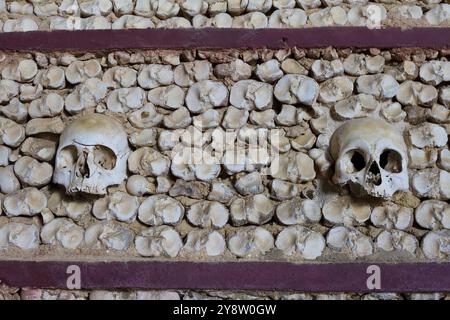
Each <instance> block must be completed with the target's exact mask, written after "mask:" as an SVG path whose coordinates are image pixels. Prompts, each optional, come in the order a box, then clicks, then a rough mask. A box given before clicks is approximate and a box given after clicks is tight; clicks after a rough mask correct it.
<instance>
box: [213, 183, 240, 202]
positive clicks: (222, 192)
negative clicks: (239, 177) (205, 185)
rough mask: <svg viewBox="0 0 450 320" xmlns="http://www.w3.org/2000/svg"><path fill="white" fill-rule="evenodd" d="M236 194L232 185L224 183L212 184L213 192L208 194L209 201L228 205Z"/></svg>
mask: <svg viewBox="0 0 450 320" xmlns="http://www.w3.org/2000/svg"><path fill="white" fill-rule="evenodd" d="M235 195H236V192H235V191H234V189H233V187H232V186H231V185H228V184H227V183H225V182H222V181H216V182H212V186H211V192H210V193H209V194H208V200H211V201H219V202H222V203H228V202H229V201H230V200H231V199H232V198H233V197H234V196H235Z"/></svg>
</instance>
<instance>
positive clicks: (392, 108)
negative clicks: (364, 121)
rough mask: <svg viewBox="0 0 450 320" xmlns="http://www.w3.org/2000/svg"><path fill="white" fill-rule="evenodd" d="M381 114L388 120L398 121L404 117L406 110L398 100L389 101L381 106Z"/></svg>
mask: <svg viewBox="0 0 450 320" xmlns="http://www.w3.org/2000/svg"><path fill="white" fill-rule="evenodd" d="M381 115H382V116H383V117H384V118H385V119H386V120H387V121H389V122H399V121H402V120H404V119H405V118H406V112H405V111H403V109H402V105H401V104H400V103H398V102H394V103H389V104H387V105H383V106H382V107H381Z"/></svg>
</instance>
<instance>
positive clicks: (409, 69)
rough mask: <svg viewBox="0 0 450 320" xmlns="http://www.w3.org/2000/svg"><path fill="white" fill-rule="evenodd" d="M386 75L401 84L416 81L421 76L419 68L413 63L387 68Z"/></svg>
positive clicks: (407, 62) (403, 63)
mask: <svg viewBox="0 0 450 320" xmlns="http://www.w3.org/2000/svg"><path fill="white" fill-rule="evenodd" d="M386 73H387V74H390V75H391V76H393V77H394V78H395V80H397V81H399V82H403V81H406V80H415V79H416V78H417V76H418V75H419V68H418V67H417V65H416V64H415V63H414V62H412V61H403V62H402V63H401V64H400V65H399V66H396V67H393V68H390V67H387V68H386Z"/></svg>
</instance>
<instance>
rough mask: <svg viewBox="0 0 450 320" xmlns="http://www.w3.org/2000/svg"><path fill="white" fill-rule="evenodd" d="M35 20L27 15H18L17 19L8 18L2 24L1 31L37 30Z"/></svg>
mask: <svg viewBox="0 0 450 320" xmlns="http://www.w3.org/2000/svg"><path fill="white" fill-rule="evenodd" d="M38 29H39V27H38V24H37V23H36V21H34V20H33V19H31V18H29V17H20V18H18V19H8V20H6V21H5V23H4V24H3V32H27V31H36V30H38Z"/></svg>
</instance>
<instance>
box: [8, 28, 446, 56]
mask: <svg viewBox="0 0 450 320" xmlns="http://www.w3.org/2000/svg"><path fill="white" fill-rule="evenodd" d="M294 46H295V47H302V48H319V47H327V46H334V47H358V48H372V47H376V48H393V47H422V48H447V47H450V28H412V29H405V30H402V29H401V28H386V29H379V30H375V29H373V30H371V29H368V28H365V27H322V28H304V29H257V30H250V29H217V28H215V29H210V28H207V29H135V30H131V29H128V30H86V31H32V32H15V33H0V50H38V51H59V50H81V51H83V50H113V49H146V48H147V49H186V48H202V49H206V48H207V49H223V48H271V49H279V48H286V47H294Z"/></svg>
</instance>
